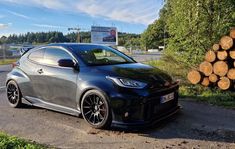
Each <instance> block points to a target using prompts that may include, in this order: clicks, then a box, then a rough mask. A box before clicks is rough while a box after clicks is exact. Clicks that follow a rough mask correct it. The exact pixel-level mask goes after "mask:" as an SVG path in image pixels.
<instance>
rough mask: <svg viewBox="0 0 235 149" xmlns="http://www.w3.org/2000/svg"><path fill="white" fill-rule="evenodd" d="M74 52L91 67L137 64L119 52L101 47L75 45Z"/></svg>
mask: <svg viewBox="0 0 235 149" xmlns="http://www.w3.org/2000/svg"><path fill="white" fill-rule="evenodd" d="M71 48H72V49H73V51H74V52H75V53H76V54H77V56H78V57H79V58H81V59H82V61H83V62H84V63H86V64H87V65H89V66H96V65H115V64H126V63H135V61H134V60H132V59H131V58H129V57H128V56H126V55H125V54H123V53H121V52H119V51H118V50H116V49H114V48H112V47H107V46H99V45H73V46H71Z"/></svg>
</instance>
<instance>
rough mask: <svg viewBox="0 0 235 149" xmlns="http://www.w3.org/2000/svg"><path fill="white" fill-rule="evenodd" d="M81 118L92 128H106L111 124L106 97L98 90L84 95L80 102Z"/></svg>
mask: <svg viewBox="0 0 235 149" xmlns="http://www.w3.org/2000/svg"><path fill="white" fill-rule="evenodd" d="M81 110H82V115H83V118H84V119H85V120H86V122H87V123H88V124H90V125H91V126H92V127H93V128H108V127H110V125H111V122H112V115H111V112H110V107H109V104H108V102H107V97H106V96H105V95H104V94H103V93H102V92H100V91H98V90H90V91H88V92H86V93H85V95H84V96H83V98H82V102H81Z"/></svg>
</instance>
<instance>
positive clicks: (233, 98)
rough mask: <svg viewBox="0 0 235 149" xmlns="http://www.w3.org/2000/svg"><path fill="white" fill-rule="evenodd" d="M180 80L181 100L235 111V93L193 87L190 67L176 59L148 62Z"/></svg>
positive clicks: (199, 86) (164, 58)
mask: <svg viewBox="0 0 235 149" xmlns="http://www.w3.org/2000/svg"><path fill="white" fill-rule="evenodd" d="M147 64H149V65H152V66H156V67H158V68H160V69H161V70H163V71H165V72H167V73H168V74H170V75H171V76H172V77H173V78H174V79H179V80H180V89H179V95H180V97H181V98H185V99H190V100H192V99H193V100H196V101H202V102H206V103H209V104H212V105H217V106H222V107H226V108H232V109H235V91H222V90H220V89H218V88H210V87H203V86H201V85H192V84H190V83H189V82H188V80H187V73H188V72H189V70H190V69H191V67H190V66H187V65H185V64H182V63H179V62H177V61H175V60H174V59H171V58H167V57H164V56H163V58H162V59H161V60H155V61H150V62H147Z"/></svg>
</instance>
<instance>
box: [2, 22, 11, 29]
mask: <svg viewBox="0 0 235 149" xmlns="http://www.w3.org/2000/svg"><path fill="white" fill-rule="evenodd" d="M11 25H12V23H7V24H4V23H0V29H7V28H8V27H10V26H11Z"/></svg>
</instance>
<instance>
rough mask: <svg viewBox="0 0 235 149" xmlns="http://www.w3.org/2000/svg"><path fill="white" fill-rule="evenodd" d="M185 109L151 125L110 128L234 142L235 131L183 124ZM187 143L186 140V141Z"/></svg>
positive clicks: (158, 136) (157, 136) (156, 135)
mask: <svg viewBox="0 0 235 149" xmlns="http://www.w3.org/2000/svg"><path fill="white" fill-rule="evenodd" d="M184 112H185V111H183V110H182V111H180V112H179V113H177V114H175V115H174V116H172V117H170V118H167V119H165V120H162V121H160V122H159V123H157V124H156V125H153V126H151V127H142V128H119V127H111V128H110V130H112V131H117V132H125V133H135V134H138V135H139V136H143V137H150V138H155V139H176V138H178V139H191V140H202V141H215V142H227V143H235V132H232V131H226V130H221V129H218V130H207V129H203V128H202V129H198V128H196V127H195V128H193V127H186V126H185V125H184V117H185V113H184ZM186 143H187V141H186Z"/></svg>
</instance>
